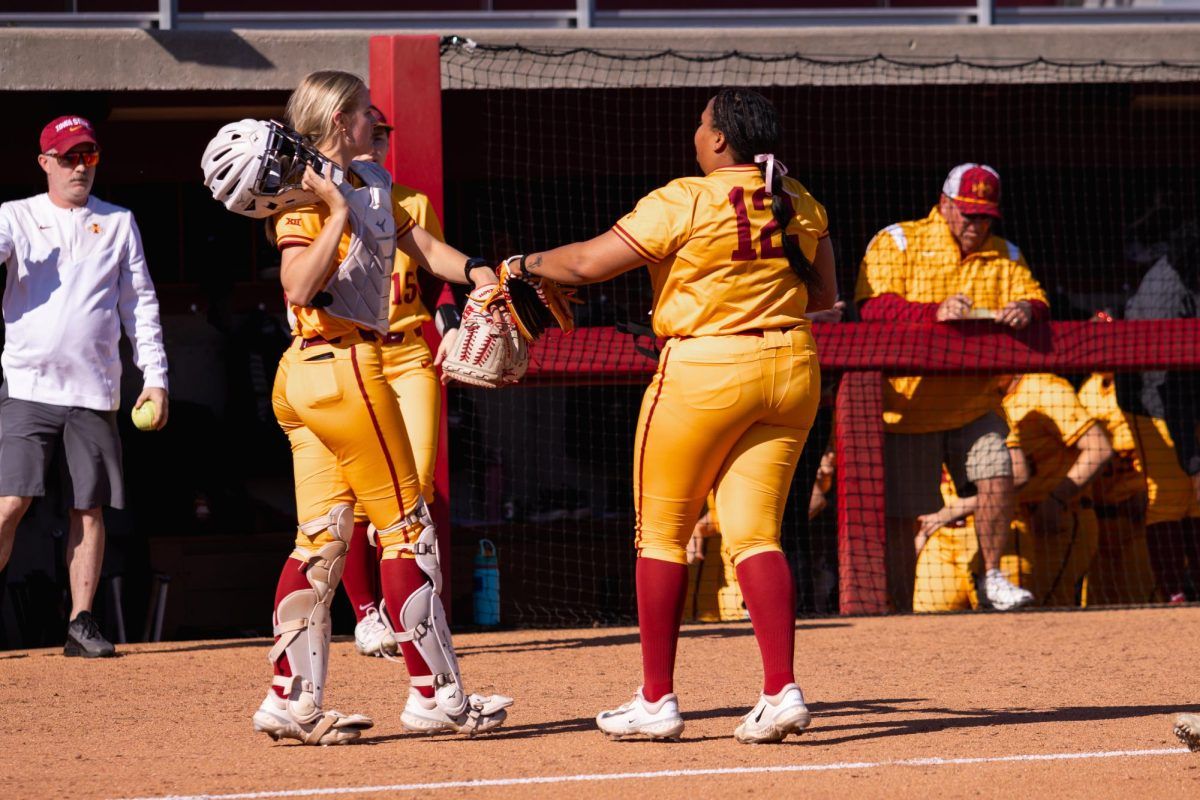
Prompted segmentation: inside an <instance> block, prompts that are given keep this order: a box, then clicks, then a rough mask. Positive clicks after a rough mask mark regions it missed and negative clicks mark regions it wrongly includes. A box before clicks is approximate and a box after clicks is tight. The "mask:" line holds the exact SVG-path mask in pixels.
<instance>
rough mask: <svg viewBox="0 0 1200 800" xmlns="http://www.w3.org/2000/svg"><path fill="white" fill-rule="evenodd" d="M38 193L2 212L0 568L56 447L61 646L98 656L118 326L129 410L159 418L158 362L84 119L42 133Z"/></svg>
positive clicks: (138, 245)
mask: <svg viewBox="0 0 1200 800" xmlns="http://www.w3.org/2000/svg"><path fill="white" fill-rule="evenodd" d="M40 145H41V151H40V154H39V155H38V164H39V165H41V168H42V170H43V171H44V172H45V173H46V188H47V190H46V192H45V193H44V194H39V195H36V196H34V197H29V198H26V199H24V200H13V201H10V202H7V203H4V204H3V205H0V261H3V262H5V263H6V265H7V267H8V273H7V277H6V282H5V287H4V303H3V310H4V325H5V334H6V335H5V344H4V353H3V357H2V358H0V363H2V364H3V367H4V385H3V387H2V388H0V569H3V568H4V565H5V564H6V563H7V562H8V558H9V555H10V554H11V552H12V544H13V538H14V537H15V535H16V530H17V524H18V523H19V522H20V521H21V517H22V516H23V515H24V514H25V511H26V510H27V509H28V508H29V504H30V501H31V500H32V498H34V497H40V496H42V495H44V494H45V481H46V478H45V476H46V468H47V466H48V465H49V462H50V461H51V458H52V457H53V455H54V454H55V452H56V451H57V450H58V449H60V448H61V449H62V451H63V452H64V454H65V456H66V462H67V469H68V472H69V473H70V491H69V492H68V493H67V494H68V497H69V499H70V501H71V526H70V533H69V535H68V539H67V562H68V572H69V574H70V586H71V616H70V624H69V625H68V627H67V642H66V646H65V648H64V652H65V654H66V655H69V656H84V657H91V658H94V657H101V656H110V655H112V654H113V646H112V644H110V643H109V642H108V641H107V640H106V639H105V638H104V636H103V635H102V634H101V633H100V630H99V628H98V627H97V625H96V622H95V620H94V619H92V615H91V607H92V599H93V597H94V595H95V592H96V585H97V583H98V581H99V578H100V568H101V564H102V562H103V558H104V517H103V515H102V513H101V511H102V508H103V506H106V505H107V506H112V507H114V508H123V507H124V504H125V492H124V484H123V476H122V470H121V445H120V440H119V438H118V436H117V408H118V406H119V404H120V384H121V358H120V355H119V351H118V344H119V340H120V337H121V328H122V327H124V329H125V333H126V335H127V336H128V337H129V339H130V342H131V344H132V345H133V358H134V361H135V363H136V364H137V366H138V367H139V368H140V369H141V371H142V375H143V377H144V387H145V388H144V389H143V391H142V393H141V395H140V396H139V397H138V400H137V403H136V404H135V407H136V408H141V407H142V406H143V404H145V403H153V410H152V413H151V415H150V417H151V419H150V426H151V427H153V428H155V429H157V428H161V427H162V426H163V425H164V424H165V423H166V419H167V358H166V353H165V351H164V350H163V342H162V329H161V327H160V326H159V319H158V299H157V298H156V297H155V293H154V284H153V282H152V281H151V280H150V273H149V270H148V269H147V268H146V260H145V258H144V257H143V255H142V241H141V236H140V234H139V233H138V228H137V224H136V223H135V222H134V221H133V215H132V214H131V213H130V212H129V211H128V210H127V209H124V208H121V207H119V206H115V205H112V204H111V203H106V202H104V201H103V200H99V199H97V198H95V197H93V196H92V183H93V181H94V180H95V177H96V165H97V164H98V163H99V161H100V145H99V143H98V142H97V139H96V131H95V129H94V128H93V127H92V124H91V123H90V122H88V121H87V120H86V119H84V118H83V117H78V116H65V117H59V118H58V119H55V120H52V121H51V122H50V123H49V124H47V125H46V127H45V128H43V129H42V135H41V141H40Z"/></svg>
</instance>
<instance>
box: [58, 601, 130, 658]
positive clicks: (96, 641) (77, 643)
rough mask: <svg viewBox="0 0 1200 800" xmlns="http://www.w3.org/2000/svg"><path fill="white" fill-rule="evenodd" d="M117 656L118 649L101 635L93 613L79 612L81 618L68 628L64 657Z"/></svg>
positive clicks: (76, 619)
mask: <svg viewBox="0 0 1200 800" xmlns="http://www.w3.org/2000/svg"><path fill="white" fill-rule="evenodd" d="M116 654H117V651H116V648H114V647H113V646H112V642H110V641H108V639H105V638H104V636H103V635H102V634H101V633H100V627H99V626H98V625H96V620H95V619H93V618H92V614H91V612H89V611H81V612H79V616H78V617H76V618H75V619H73V620H71V624H70V625H68V626H67V643H66V644H65V645H63V655H64V656H83V657H84V658H108V657H109V656H115V655H116Z"/></svg>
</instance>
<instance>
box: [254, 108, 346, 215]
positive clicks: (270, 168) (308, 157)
mask: <svg viewBox="0 0 1200 800" xmlns="http://www.w3.org/2000/svg"><path fill="white" fill-rule="evenodd" d="M267 128H268V134H267V144H266V148H265V151H264V152H263V156H262V161H261V163H260V166H259V169H258V175H257V177H256V178H255V180H254V193H255V194H257V195H260V196H262V197H277V196H279V195H281V194H284V193H285V192H291V191H297V190H299V189H300V182H301V181H302V180H303V178H304V168H305V167H308V166H311V167H312V168H313V170H314V171H315V172H317V173H318V174H322V175H324V174H329V175H332V176H333V179H334V180H335V181H336V180H337V179H338V176H337V173H338V172H340V170H337V169H336V168H333V169H331V168H332V167H333V164H332V163H331V162H330V161H329V159H327V158H326V157H325V156H323V155H321V154H320V153H319V152H317V150H316V148H314V147H312V146H311V145H310V144H309V143H308V142H307V141H305V139H304V137H303V136H301V135H300V134H298V133H296V132H295V131H294V130H292V129H291V128H288V127H287V126H286V125H283V124H282V123H279V122H276V121H275V120H271V121H270V122H268V123H267Z"/></svg>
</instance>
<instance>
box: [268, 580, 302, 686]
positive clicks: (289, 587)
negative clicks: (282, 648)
mask: <svg viewBox="0 0 1200 800" xmlns="http://www.w3.org/2000/svg"><path fill="white" fill-rule="evenodd" d="M306 568H307V565H306V564H305V563H304V562H303V561H299V560H297V559H294V558H289V559H288V560H287V561H285V562H284V563H283V571H282V572H280V573H279V583H278V584H276V585H275V607H276V608H279V604H280V603H281V602H283V598H285V597H287V596H288V595H289V594H291V593H292V592H299V591H302V590H304V589H310V588H312V587H311V586H310V585H309V583H308V578H306V577H305V576H304V570H305V569H306ZM275 641H277V642H278V641H279V637H278V636H276V637H275ZM274 668H275V674H276V675H278V676H279V677H281V678H290V677H291V676H292V667H291V665H290V664H288V659H287V654H286V653H284V654H283V655H281V656H280V657H279V658H278V659H277V660H276V661H275V665H274ZM271 688H273V689H274V690H275V694H277V695H279V696H280V697H282V698H284V699H286V698H287V695H286V694H284V693H283V689H281V688H279V687H278V686H273V687H271Z"/></svg>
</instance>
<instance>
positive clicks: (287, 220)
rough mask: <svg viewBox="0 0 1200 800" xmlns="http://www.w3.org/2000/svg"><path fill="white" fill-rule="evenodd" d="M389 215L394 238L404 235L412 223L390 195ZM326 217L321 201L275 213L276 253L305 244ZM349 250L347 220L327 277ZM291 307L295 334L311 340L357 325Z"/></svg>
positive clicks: (324, 313) (320, 312)
mask: <svg viewBox="0 0 1200 800" xmlns="http://www.w3.org/2000/svg"><path fill="white" fill-rule="evenodd" d="M348 179H349V180H350V182H351V184H353V185H354V186H362V185H363V182H362V180H361V179H360V178H359V177H358V176H357V175H355V174H354V173H348ZM392 215H393V216H394V217H395V218H396V238H397V239H400V238H401V237H403V236H405V235H406V234H407V233H408V232H409V231H411V230H412V229H413V226H414V225H416V223H415V222H414V221H413V219H412V217H410V216H409V215H408V212H407V211H405V210H404V208H403V207H402V206H401V205H400V203H399V202H398V201H397V200H396V198H395V197H394V196H393V197H392ZM327 219H329V206H327V205H325V204H324V203H317V204H314V205H308V206H300V207H299V208H295V209H292V210H291V211H285V212H283V213H280V214H277V215H276V216H275V246H276V247H278V248H279V250H280V252H283V251H284V250H286V249H288V248H289V247H308V246H309V245H310V244H312V243H313V240H314V239H316V238H317V234H319V233H320V232H321V229H322V228H324V227H325V220H327ZM349 249H350V223H349V221H347V222H346V227H345V230H343V232H342V238H341V240H340V241H339V242H338V251H337V258H336V259H335V262H334V266H333V267H331V268H330V271H329V275H330V277H333V273H334V270H335V269H336V265H337V264H340V263H341V261H342V259H343V258H345V257H346V253H347V251H348V250H349ZM289 303H290V301H289ZM291 309H292V313H293V314H294V315H295V317H296V324H297V330H296V331H295V333H296V334H298V335H299V336H301V337H303V338H305V339H311V338H312V337H314V336H321V337H324V338H326V339H331V338H334V337H337V336H341V335H343V334H348V333H352V332H353V331H354V330H355V328H356V327H357V326H356V325H355V323H353V322H350V321H349V320H344V319H341V318H339V317H335V316H334V315H332V314H330V313H329V312H327V311H325V310H323V309H320V308H311V307H309V306H298V305H295V304H294V303H292V304H291Z"/></svg>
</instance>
